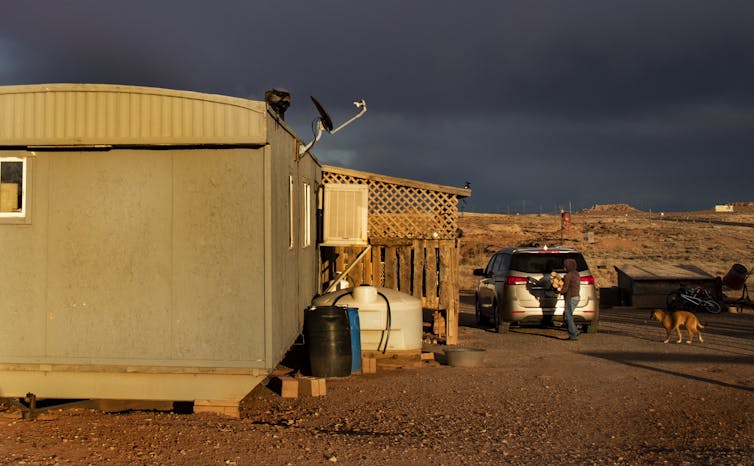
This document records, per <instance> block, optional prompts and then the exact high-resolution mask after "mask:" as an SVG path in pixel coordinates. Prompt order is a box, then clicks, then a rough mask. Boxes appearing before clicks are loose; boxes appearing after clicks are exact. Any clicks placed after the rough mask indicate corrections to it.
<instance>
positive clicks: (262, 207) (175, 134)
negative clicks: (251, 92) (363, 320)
mask: <svg viewBox="0 0 754 466" xmlns="http://www.w3.org/2000/svg"><path fill="white" fill-rule="evenodd" d="M299 145H300V142H299V140H298V139H297V138H296V137H295V135H294V134H293V133H292V131H291V130H290V129H289V128H288V127H287V126H286V125H285V123H284V122H283V121H281V120H280V119H279V118H278V117H277V116H276V115H275V114H274V113H273V112H271V111H269V110H268V108H267V106H266V104H265V103H264V102H257V101H250V100H245V99H238V98H232V97H226V96H219V95H210V94H202V93H196V92H185V91H175V90H166V89H155V88H144V87H133V86H113V85H88V84H86V85H85V84H55V85H29V86H3V87H0V173H1V174H2V179H0V181H1V182H2V183H1V184H2V188H3V189H2V200H0V210H1V212H0V245H2V248H3V261H2V267H0V297H2V299H1V301H0V321H1V322H2V325H0V397H21V396H24V395H25V394H27V393H28V392H31V393H34V394H35V395H36V396H38V397H45V398H102V399H136V400H139V399H141V400H181V401H194V402H195V406H207V407H208V408H207V409H214V408H217V407H219V408H218V409H220V410H229V411H231V413H232V411H233V410H234V409H236V410H237V406H238V402H239V401H240V400H241V399H242V398H243V397H244V396H245V395H246V394H247V393H248V392H249V391H250V390H251V389H252V388H253V387H254V386H255V385H257V384H258V383H259V382H260V381H262V380H263V379H264V378H265V377H266V376H267V375H268V374H269V373H270V371H271V369H272V368H273V367H275V365H276V364H277V363H278V362H279V361H280V360H281V359H282V358H283V356H284V355H285V353H286V351H287V350H288V348H290V346H291V344H292V343H293V342H294V340H295V338H296V337H297V336H298V335H299V334H300V332H301V329H302V326H303V312H302V310H303V309H304V308H305V307H306V305H308V304H309V302H310V300H311V299H312V297H313V296H314V295H315V294H316V293H317V291H318V290H317V286H318V270H317V263H318V257H317V250H316V239H315V238H313V237H312V232H314V231H316V219H315V216H314V215H313V214H312V212H315V211H316V192H317V189H318V187H319V184H320V180H321V167H320V165H319V163H318V162H317V161H316V159H314V158H313V157H312V156H311V155H310V154H309V153H305V154H303V155H299V154H298V152H299V151H298V148H299ZM226 412H227V411H226Z"/></svg>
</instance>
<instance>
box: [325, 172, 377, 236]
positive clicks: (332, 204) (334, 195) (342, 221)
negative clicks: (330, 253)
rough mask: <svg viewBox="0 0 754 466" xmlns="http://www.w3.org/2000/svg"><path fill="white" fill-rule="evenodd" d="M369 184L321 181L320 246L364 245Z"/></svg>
mask: <svg viewBox="0 0 754 466" xmlns="http://www.w3.org/2000/svg"><path fill="white" fill-rule="evenodd" d="M368 211H369V186H367V185H363V184H329V183H328V184H325V199H324V208H323V227H322V246H366V245H367V244H368V241H367V239H368V238H367V218H368Z"/></svg>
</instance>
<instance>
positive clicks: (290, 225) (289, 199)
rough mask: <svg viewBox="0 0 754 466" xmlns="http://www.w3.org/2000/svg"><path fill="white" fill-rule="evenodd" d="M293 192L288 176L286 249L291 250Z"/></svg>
mask: <svg viewBox="0 0 754 466" xmlns="http://www.w3.org/2000/svg"><path fill="white" fill-rule="evenodd" d="M294 190H295V185H294V184H293V175H288V249H293V248H294V247H295V243H294V238H295V233H296V232H295V230H294V227H295V218H296V216H295V215H294V210H293V199H294Z"/></svg>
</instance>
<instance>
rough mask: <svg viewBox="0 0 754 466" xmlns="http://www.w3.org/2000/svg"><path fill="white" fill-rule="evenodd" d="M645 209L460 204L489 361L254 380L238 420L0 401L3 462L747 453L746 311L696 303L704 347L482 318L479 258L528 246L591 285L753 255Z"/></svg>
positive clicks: (374, 461) (563, 460) (735, 456)
mask: <svg viewBox="0 0 754 466" xmlns="http://www.w3.org/2000/svg"><path fill="white" fill-rule="evenodd" d="M632 215H633V212H632ZM638 215H639V216H637V217H627V216H625V215H624V214H623V212H618V213H612V214H609V215H608V214H605V213H604V212H600V215H596V214H594V213H593V214H592V215H591V216H589V215H586V214H585V215H583V216H581V215H579V216H574V220H573V222H574V223H573V225H572V229H571V230H570V232H569V234H567V235H565V237H564V238H563V241H560V238H559V237H558V236H559V218H553V216H537V215H531V216H521V217H519V218H514V216H485V215H484V214H465V215H464V217H463V219H462V221H463V222H464V224H463V226H462V228H464V232H465V233H464V238H463V241H462V247H463V249H462V252H463V257H462V259H461V275H462V276H461V280H462V283H466V284H467V285H468V286H464V287H463V288H464V290H465V291H462V293H461V315H460V323H461V326H460V344H461V346H466V347H474V348H483V349H485V350H486V351H485V354H486V357H485V361H484V365H483V367H475V368H461V367H451V366H448V365H446V364H444V363H443V349H444V347H442V346H439V345H427V347H426V348H425V349H426V350H428V351H431V352H434V353H435V355H436V356H437V360H436V361H429V362H425V363H423V366H422V367H410V366H405V367H399V368H393V369H386V368H384V367H380V369H379V370H378V372H377V373H376V374H365V375H352V376H350V377H345V378H333V379H328V380H327V395H326V396H323V397H305V396H300V397H299V398H297V399H288V398H281V397H280V396H279V395H277V394H276V393H274V392H273V391H271V390H270V389H268V388H267V387H266V386H263V385H260V386H259V387H257V388H256V389H255V390H254V391H253V392H252V393H250V395H249V396H248V397H247V398H246V399H245V400H244V402H243V404H242V417H241V419H232V418H226V417H221V416H218V415H213V414H178V413H175V412H162V411H147V410H133V411H127V412H122V413H104V412H101V411H97V410H92V409H84V408H73V409H65V410H58V409H56V410H52V411H48V412H46V413H43V414H41V415H40V416H39V417H38V418H36V419H35V420H23V419H21V414H20V412H19V411H18V410H16V409H15V408H13V407H11V406H9V405H7V404H5V405H3V404H0V464H34V465H38V464H45V465H47V464H76V465H78V464H99V463H109V464H129V465H131V464H145V465H151V464H155V465H156V464H160V465H163V464H186V465H189V464H191V465H193V464H203V465H214V464H239V465H250V464H271V465H288V464H292V465H308V464H332V463H342V464H364V465H386V464H390V465H392V464H395V465H404V464H412V463H413V464H436V465H443V464H444V465H457V464H632V465H633V464H694V465H696V464H733V465H736V464H741V465H744V464H754V460H752V458H754V426H752V413H754V310H752V309H751V308H746V309H745V310H744V312H742V313H728V312H724V313H722V314H719V315H711V314H703V315H700V316H699V317H700V318H701V320H702V322H705V323H706V328H705V329H704V330H703V332H704V340H705V341H704V343H703V344H698V343H694V344H693V345H688V344H675V343H668V344H663V343H662V341H663V340H664V337H665V334H664V330H662V329H661V328H660V326H659V324H658V323H657V322H652V321H649V319H648V317H649V310H647V309H633V308H621V307H616V308H609V309H603V310H602V311H601V319H600V331H599V332H598V333H596V334H585V335H582V336H581V338H580V339H579V341H575V342H572V341H566V340H564V338H565V336H566V333H565V332H564V331H563V330H561V329H560V328H537V327H532V328H523V329H513V330H512V331H511V333H508V334H497V333H494V332H492V331H491V330H490V329H487V328H483V327H478V326H477V325H476V324H475V322H474V316H473V294H472V293H471V292H470V291H469V290H471V289H472V287H473V280H474V279H473V276H472V275H471V270H473V268H474V267H482V266H483V265H484V263H485V262H486V259H487V258H488V256H489V253H490V252H491V251H493V250H495V249H496V248H498V247H502V246H506V245H516V244H514V243H518V242H519V241H521V242H526V241H542V240H545V241H547V242H548V243H549V242H550V240H552V241H554V242H558V243H566V244H568V243H571V244H574V245H576V246H577V247H579V248H580V249H582V250H584V251H585V255H586V256H587V260H588V261H589V262H590V264H592V267H593V268H594V269H595V275H597V276H598V280H600V283H599V285H598V286H611V285H613V284H614V283H613V282H612V280H613V278H614V277H613V276H612V275H611V268H612V266H613V264H615V263H620V262H624V261H643V262H642V263H652V262H653V261H660V262H669V263H678V262H687V261H688V262H692V263H696V264H701V266H702V268H703V269H704V270H707V271H709V272H710V273H713V274H721V273H725V271H727V270H728V268H729V267H730V265H731V264H732V263H744V264H745V265H746V266H747V267H748V266H750V265H754V264H748V263H746V261H748V260H750V259H752V258H751V257H750V254H751V251H752V250H753V248H752V246H754V243H753V242H752V239H750V238H752V237H754V236H753V235H752V233H754V230H753V229H752V228H751V226H746V225H747V224H748V219H746V218H744V219H743V220H745V221H741V217H738V218H737V219H736V221H735V222H733V221H731V222H730V223H731V224H717V223H712V222H710V221H705V220H703V219H702V220H700V218H702V217H701V216H700V217H697V218H695V219H691V220H683V219H678V221H669V220H666V219H665V220H657V219H650V218H648V217H647V216H646V215H644V214H638ZM718 219H719V218H718ZM732 223H743V224H744V225H734V224H732ZM482 230H486V232H487V233H486V234H485V233H483V232H482ZM585 231H593V232H595V234H594V236H595V241H594V242H593V243H588V242H586V241H584V240H583V233H584V232H585Z"/></svg>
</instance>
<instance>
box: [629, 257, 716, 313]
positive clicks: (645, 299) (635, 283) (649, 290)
mask: <svg viewBox="0 0 754 466" xmlns="http://www.w3.org/2000/svg"><path fill="white" fill-rule="evenodd" d="M615 271H616V272H618V288H619V289H620V292H621V295H622V296H623V299H624V301H625V302H624V303H623V304H626V305H629V306H634V307H640V308H653V307H659V308H664V307H665V306H666V301H667V296H668V294H669V293H670V292H672V291H675V290H677V289H678V287H679V286H680V285H681V284H685V285H700V286H703V287H705V288H712V285H713V283H714V280H715V277H713V276H712V275H710V274H708V273H707V272H705V271H704V270H702V269H700V268H699V267H696V266H693V265H687V264H678V265H652V266H639V265H621V266H615Z"/></svg>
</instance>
